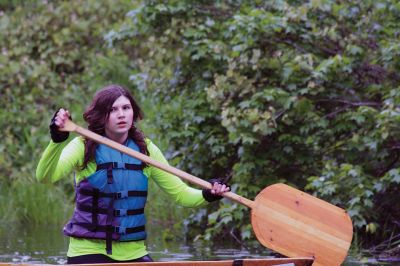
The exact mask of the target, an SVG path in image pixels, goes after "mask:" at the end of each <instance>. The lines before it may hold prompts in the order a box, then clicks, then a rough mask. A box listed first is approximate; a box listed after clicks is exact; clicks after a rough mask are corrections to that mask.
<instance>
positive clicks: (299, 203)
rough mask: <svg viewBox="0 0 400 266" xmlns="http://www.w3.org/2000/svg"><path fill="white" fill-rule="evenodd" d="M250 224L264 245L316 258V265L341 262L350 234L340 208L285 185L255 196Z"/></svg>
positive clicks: (349, 240)
mask: <svg viewBox="0 0 400 266" xmlns="http://www.w3.org/2000/svg"><path fill="white" fill-rule="evenodd" d="M251 223H252V225H253V230H254V232H255V235H256V236H257V239H258V240H259V241H260V242H261V243H262V244H263V245H264V246H266V247H268V248H270V249H272V250H275V251H277V252H279V253H281V254H283V255H285V256H289V257H299V256H307V257H308V256H311V257H315V262H314V264H313V265H317V266H318V265H323V266H334V265H340V264H341V263H342V262H343V261H344V259H345V258H346V255H347V252H348V249H349V247H350V244H351V240H352V236H353V226H352V223H351V220H350V217H349V216H348V214H347V213H346V212H345V211H344V210H343V209H340V208H338V207H336V206H334V205H332V204H329V203H327V202H325V201H323V200H320V199H318V198H315V197H313V196H311V195H309V194H307V193H304V192H302V191H299V190H297V189H294V188H292V187H289V186H287V185H284V184H275V185H272V186H269V187H267V188H265V189H264V190H263V191H261V192H260V193H259V194H258V195H257V197H256V199H255V207H254V208H253V209H252V213H251Z"/></svg>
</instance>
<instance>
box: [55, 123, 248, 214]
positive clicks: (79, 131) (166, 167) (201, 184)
mask: <svg viewBox="0 0 400 266" xmlns="http://www.w3.org/2000/svg"><path fill="white" fill-rule="evenodd" d="M60 130H61V131H73V132H76V133H77V134H79V135H81V136H83V137H86V138H88V139H91V140H94V141H96V142H97V143H101V144H104V145H107V146H109V147H111V148H113V149H115V150H118V151H120V152H122V153H125V154H127V155H129V156H132V157H134V158H136V159H138V160H141V161H142V162H145V163H148V164H150V165H152V166H155V167H157V168H159V169H161V170H164V171H165V172H168V173H170V174H173V175H175V176H177V177H180V178H181V179H183V180H185V181H188V182H190V183H192V184H195V185H198V186H199V187H201V188H206V189H211V188H212V185H211V184H210V183H209V182H207V181H205V180H202V179H200V178H198V177H196V176H194V175H191V174H188V173H186V172H184V171H182V170H179V169H178V168H175V167H172V166H170V165H167V164H164V163H160V162H159V161H156V160H154V159H152V158H150V157H149V156H147V155H144V154H142V153H140V152H137V151H135V150H132V149H130V148H128V147H126V146H124V145H121V144H119V143H118V142H115V141H113V140H111V139H109V138H106V137H103V136H100V135H98V134H96V133H94V132H92V131H90V130H88V129H85V128H82V127H80V126H78V125H76V124H75V123H73V122H72V121H71V120H67V121H66V122H65V125H64V128H60ZM222 196H224V197H225V198H228V199H230V200H233V201H235V202H237V203H239V204H242V205H245V206H247V207H249V208H250V209H252V208H253V207H254V201H252V200H249V199H246V198H244V197H242V196H239V195H237V194H235V193H233V192H225V193H224V194H223V195H222Z"/></svg>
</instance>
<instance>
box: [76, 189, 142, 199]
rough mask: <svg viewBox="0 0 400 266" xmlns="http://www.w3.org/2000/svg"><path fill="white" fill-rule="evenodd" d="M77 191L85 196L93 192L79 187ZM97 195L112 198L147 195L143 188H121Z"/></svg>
mask: <svg viewBox="0 0 400 266" xmlns="http://www.w3.org/2000/svg"><path fill="white" fill-rule="evenodd" d="M79 193H80V194H82V195H85V196H93V195H94V194H93V193H95V192H94V190H91V189H83V188H81V189H79ZM98 195H99V197H103V198H114V199H123V198H126V197H147V191H144V190H123V191H118V192H112V193H105V192H98Z"/></svg>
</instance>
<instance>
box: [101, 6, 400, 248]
mask: <svg viewBox="0 0 400 266" xmlns="http://www.w3.org/2000/svg"><path fill="white" fill-rule="evenodd" d="M399 15H400V6H399V5H398V3H397V2H396V1H383V0H382V1H381V0H378V1H350V2H349V1H340V2H338V1H330V0H325V1H307V2H303V1H282V0H280V1H257V0H254V1H200V2H199V1H189V0H187V1H168V2H165V1H156V0H154V1H143V2H142V4H141V5H140V6H138V7H137V8H136V9H132V10H131V11H130V12H129V13H128V16H127V19H126V22H125V24H123V25H121V27H120V29H119V30H113V31H110V32H109V34H108V35H107V36H106V41H107V42H108V43H109V45H110V46H111V47H120V46H123V47H131V49H132V50H134V51H135V52H134V53H131V54H130V58H131V60H132V62H133V65H132V66H131V67H132V74H131V76H130V78H131V80H132V81H133V82H134V83H135V84H136V86H137V88H138V89H139V90H141V91H142V95H145V97H146V98H150V99H151V103H152V106H153V108H155V109H156V110H157V112H156V113H157V114H158V116H157V117H156V118H155V119H154V121H152V122H153V123H154V124H153V128H152V129H153V130H152V132H154V135H153V136H154V137H155V138H156V139H157V138H160V139H164V140H165V139H166V140H168V147H169V150H170V153H169V154H168V155H169V159H170V160H172V162H173V164H175V165H178V166H179V167H180V168H182V169H184V170H187V171H189V172H191V173H194V174H196V175H199V176H201V177H203V178H209V177H215V176H224V175H226V174H229V173H230V172H233V180H232V182H233V183H234V184H235V186H234V188H235V191H236V192H238V193H239V194H241V195H243V196H246V197H248V198H254V197H255V195H256V194H257V193H258V192H259V191H260V190H261V189H262V188H263V187H265V186H266V185H269V184H272V183H276V182H286V183H289V184H291V185H293V186H296V187H298V188H301V189H307V190H309V191H310V192H312V193H314V194H315V195H317V196H319V197H322V198H324V199H326V200H328V201H331V202H333V203H334V204H337V205H340V206H342V207H344V208H346V209H347V210H348V211H349V213H350V215H351V216H352V218H353V220H354V225H355V229H356V231H357V232H358V233H359V234H360V236H361V238H362V239H365V240H372V241H375V242H378V241H381V240H382V239H383V238H385V237H387V236H388V234H391V233H393V232H398V227H397V226H396V221H398V220H399V216H398V214H399V213H400V212H399V210H400V206H399V203H398V202H399V201H398V191H399V188H400V186H399V182H398V180H399V176H398V171H399V161H398V159H399V151H400V147H399V143H400V142H399V140H400V131H399V122H400V121H399V119H400V109H399V103H400V97H399V96H400V93H399V91H400V90H399V86H398V81H399V80H400V77H399V75H398V73H397V69H398V67H399V64H400V61H399V56H398V54H399V51H400V49H399V47H400V46H399V45H398V41H399V40H398V38H399V37H398V36H399V34H398V29H399V28H400V27H399V26H400V25H399V23H400V22H399V21H400V20H399ZM396 199H397V200H396ZM246 212H247V210H245V208H243V207H241V206H237V205H225V204H222V205H220V208H219V209H218V210H214V211H212V213H211V214H210V213H204V215H203V216H201V217H198V215H193V219H192V221H191V222H193V223H197V224H198V225H199V226H200V227H202V226H203V227H202V228H204V223H207V222H208V224H209V225H210V226H212V227H211V228H209V229H208V231H207V232H206V234H205V235H206V237H209V236H211V234H213V235H214V234H215V233H216V232H220V233H222V234H223V233H224V230H227V228H236V229H237V230H236V231H235V234H236V235H237V237H238V238H239V239H240V238H241V239H246V238H248V237H249V230H250V229H249V227H248V222H249V220H248V219H244V218H243V217H246V218H247V216H246V215H247V214H246ZM389 213H390V215H388V214H389ZM207 215H209V216H208V219H206V218H207ZM207 220H208V221H207ZM396 228H397V229H396ZM361 238H360V239H361Z"/></svg>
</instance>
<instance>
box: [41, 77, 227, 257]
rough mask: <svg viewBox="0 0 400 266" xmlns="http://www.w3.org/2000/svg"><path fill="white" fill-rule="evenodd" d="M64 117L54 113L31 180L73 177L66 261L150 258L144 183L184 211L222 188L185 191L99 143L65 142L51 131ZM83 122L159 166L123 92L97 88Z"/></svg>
mask: <svg viewBox="0 0 400 266" xmlns="http://www.w3.org/2000/svg"><path fill="white" fill-rule="evenodd" d="M69 118H70V114H69V112H68V111H67V110H64V109H60V110H59V111H58V112H57V113H56V114H55V115H54V117H53V119H52V120H51V123H50V135H51V141H50V143H49V145H48V146H47V148H46V150H45V151H44V153H43V155H42V157H41V159H40V162H39V165H38V167H37V170H36V176H37V179H38V180H44V179H50V180H51V181H52V182H55V181H57V180H59V179H61V178H62V177H64V176H66V175H67V174H69V173H71V172H72V171H74V172H75V184H76V185H75V190H76V191H75V192H76V201H75V204H76V206H75V209H74V213H73V215H72V218H71V219H70V221H69V222H68V223H67V224H66V225H65V226H64V234H65V235H67V236H70V244H69V249H68V253H67V258H68V260H67V263H68V264H77V263H79V264H84V263H109V262H149V261H152V259H151V257H150V256H149V255H148V252H147V250H146V247H145V243H144V240H145V239H146V230H145V224H146V220H145V216H144V207H145V203H146V197H147V188H148V186H147V179H148V178H152V179H153V180H154V181H155V182H156V183H157V184H158V185H159V186H160V187H161V188H162V190H163V191H165V192H166V193H167V194H168V195H169V196H170V197H171V198H172V199H173V200H175V201H176V202H177V203H178V204H180V205H182V206H186V207H197V206H200V205H202V204H204V203H205V202H206V201H208V202H211V201H214V200H218V199H220V198H221V195H222V194H223V193H224V192H227V191H229V187H227V186H226V185H225V184H222V183H219V182H214V183H213V188H212V189H211V190H208V189H204V190H197V189H194V188H191V187H189V186H187V185H186V184H185V183H184V182H182V181H181V180H180V179H179V178H178V177H176V176H174V175H172V174H169V173H166V172H164V171H162V170H160V169H158V168H155V167H153V166H149V165H146V164H144V163H143V162H141V161H139V160H138V159H135V158H133V157H130V156H128V155H125V154H122V153H120V152H118V151H116V150H114V149H112V148H109V147H107V146H105V145H102V144H97V143H96V142H94V141H92V140H90V139H84V138H82V137H75V138H71V137H70V136H69V133H68V132H62V131H60V130H59V129H60V128H63V126H64V123H65V121H66V120H67V119H69ZM83 118H84V119H85V121H86V122H87V123H88V129H89V130H91V131H93V132H95V133H97V134H100V135H103V136H105V137H107V138H110V139H111V140H114V141H116V142H118V143H120V144H123V145H126V146H128V147H129V148H131V149H134V150H136V151H139V152H141V153H143V154H146V155H148V156H150V157H151V158H153V159H155V160H158V161H160V162H163V163H167V161H166V159H165V158H164V156H163V154H162V153H161V151H160V150H159V149H158V148H157V146H156V145H154V143H152V142H151V141H150V140H149V139H147V138H145V137H144V135H143V134H142V132H141V131H140V130H138V129H137V128H136V127H135V123H136V121H138V120H139V119H142V118H143V114H142V111H141V109H140V107H139V106H138V104H137V103H136V101H135V100H134V98H133V97H132V95H131V94H130V93H129V92H128V90H127V89H125V88H123V87H121V86H119V85H110V86H107V87H105V88H103V89H102V90H100V91H98V92H97V93H96V95H95V96H94V99H93V101H92V103H91V104H90V105H89V107H88V108H87V110H86V111H85V113H84V114H83Z"/></svg>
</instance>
